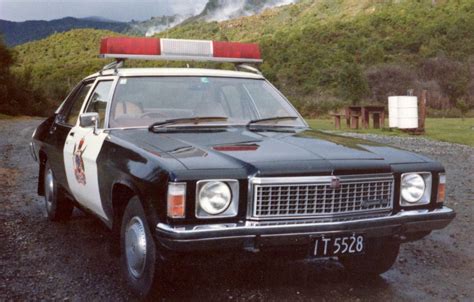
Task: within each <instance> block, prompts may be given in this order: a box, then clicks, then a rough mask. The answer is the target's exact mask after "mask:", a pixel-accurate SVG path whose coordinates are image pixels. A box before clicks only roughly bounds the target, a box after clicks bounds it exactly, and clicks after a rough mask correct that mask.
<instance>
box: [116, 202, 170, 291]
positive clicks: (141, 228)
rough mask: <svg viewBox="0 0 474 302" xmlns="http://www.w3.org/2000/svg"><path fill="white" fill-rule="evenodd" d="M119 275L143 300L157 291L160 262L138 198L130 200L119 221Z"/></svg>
mask: <svg viewBox="0 0 474 302" xmlns="http://www.w3.org/2000/svg"><path fill="white" fill-rule="evenodd" d="M120 246H121V263H122V271H123V275H124V277H125V279H126V281H127V283H128V285H129V287H130V288H131V290H132V291H133V292H134V293H135V294H136V295H138V296H140V297H147V296H150V295H152V294H155V293H157V292H158V290H159V286H160V279H161V276H162V274H161V271H162V267H163V265H162V259H161V257H160V255H159V253H158V252H157V249H156V246H155V242H154V240H153V237H152V235H151V232H150V229H149V227H148V223H147V220H146V217H145V211H144V210H143V207H142V205H141V203H140V200H139V199H138V197H136V196H135V197H132V199H130V201H129V203H128V205H127V207H126V208H125V212H124V215H123V219H122V227H121V231H120Z"/></svg>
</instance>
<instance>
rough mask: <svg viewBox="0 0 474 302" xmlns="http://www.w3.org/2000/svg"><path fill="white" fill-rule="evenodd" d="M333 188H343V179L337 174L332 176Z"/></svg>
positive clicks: (331, 185)
mask: <svg viewBox="0 0 474 302" xmlns="http://www.w3.org/2000/svg"><path fill="white" fill-rule="evenodd" d="M330 187H331V189H333V190H339V189H340V188H341V179H340V178H339V177H337V176H333V177H332V178H331V184H330Z"/></svg>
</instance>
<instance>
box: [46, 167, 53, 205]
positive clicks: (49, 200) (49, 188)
mask: <svg viewBox="0 0 474 302" xmlns="http://www.w3.org/2000/svg"><path fill="white" fill-rule="evenodd" d="M53 199H54V178H53V171H51V169H49V170H48V171H46V175H45V177H44V200H45V204H46V210H47V211H48V213H50V212H51V208H52V207H53Z"/></svg>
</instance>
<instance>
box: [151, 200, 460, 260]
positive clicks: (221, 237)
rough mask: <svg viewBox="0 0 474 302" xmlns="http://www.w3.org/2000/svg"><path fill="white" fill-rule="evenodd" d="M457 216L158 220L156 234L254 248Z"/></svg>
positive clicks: (380, 232)
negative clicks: (214, 221)
mask: <svg viewBox="0 0 474 302" xmlns="http://www.w3.org/2000/svg"><path fill="white" fill-rule="evenodd" d="M455 216H456V214H455V212H454V211H453V210H452V209H450V208H448V207H443V208H440V209H436V210H432V211H429V210H409V211H402V212H399V213H397V214H395V215H391V216H383V217H372V218H363V219H358V220H350V221H335V222H317V221H312V222H311V221H304V222H303V221H274V222H264V223H263V222H262V223H258V222H251V221H249V222H246V223H225V224H208V225H183V226H170V225H167V224H163V223H159V224H158V225H157V227H156V236H157V239H158V240H159V242H160V243H161V245H162V246H163V247H165V248H166V249H169V250H174V251H195V250H218V249H251V250H258V249H260V248H265V247H275V246H291V245H305V244H310V243H311V242H312V241H313V240H314V238H315V237H318V236H321V235H329V234H332V235H334V234H348V233H363V234H365V235H366V237H368V238H370V237H372V238H373V237H400V238H401V239H403V237H406V236H410V234H420V233H428V232H430V231H431V230H436V229H442V228H444V227H446V226H447V225H448V224H449V223H450V222H451V220H453V219H454V217H455Z"/></svg>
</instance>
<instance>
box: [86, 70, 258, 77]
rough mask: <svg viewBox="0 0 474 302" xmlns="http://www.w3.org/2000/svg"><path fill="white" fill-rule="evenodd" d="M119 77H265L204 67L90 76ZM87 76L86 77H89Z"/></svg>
mask: <svg viewBox="0 0 474 302" xmlns="http://www.w3.org/2000/svg"><path fill="white" fill-rule="evenodd" d="M111 75H116V76H119V77H139V76H198V77H200V76H203V77H227V78H245V79H264V77H263V76H262V75H259V74H256V73H251V72H243V71H234V70H222V69H202V68H118V69H117V73H115V70H114V69H107V70H104V71H102V74H100V73H99V72H97V73H95V74H92V75H90V76H88V77H87V78H93V77H98V76H111ZM87 78H86V79H87Z"/></svg>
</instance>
